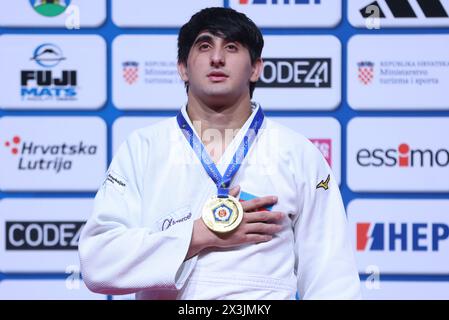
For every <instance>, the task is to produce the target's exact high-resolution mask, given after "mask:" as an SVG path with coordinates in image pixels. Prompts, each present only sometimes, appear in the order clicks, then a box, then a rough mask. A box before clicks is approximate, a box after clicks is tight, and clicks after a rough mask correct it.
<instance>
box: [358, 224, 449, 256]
mask: <svg viewBox="0 0 449 320" xmlns="http://www.w3.org/2000/svg"><path fill="white" fill-rule="evenodd" d="M356 228H357V230H356V232H357V251H438V250H439V247H440V242H441V241H444V240H447V239H449V225H448V224H444V223H369V222H361V223H357V226H356Z"/></svg>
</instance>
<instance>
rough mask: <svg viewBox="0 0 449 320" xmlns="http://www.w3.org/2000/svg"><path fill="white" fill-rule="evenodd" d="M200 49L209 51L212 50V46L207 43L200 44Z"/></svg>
mask: <svg viewBox="0 0 449 320" xmlns="http://www.w3.org/2000/svg"><path fill="white" fill-rule="evenodd" d="M198 48H199V49H200V50H207V49H209V48H210V44H209V43H207V42H203V43H200V44H199V45H198Z"/></svg>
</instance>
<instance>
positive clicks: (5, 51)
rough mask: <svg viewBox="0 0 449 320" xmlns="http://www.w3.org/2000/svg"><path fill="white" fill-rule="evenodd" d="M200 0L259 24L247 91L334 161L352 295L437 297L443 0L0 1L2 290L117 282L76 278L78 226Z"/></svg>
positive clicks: (168, 89)
mask: <svg viewBox="0 0 449 320" xmlns="http://www.w3.org/2000/svg"><path fill="white" fill-rule="evenodd" d="M208 6H225V7H232V8H235V9H237V10H239V11H242V12H244V13H246V14H248V15H249V16H250V17H251V18H252V19H253V20H254V21H255V22H256V23H257V24H258V25H259V26H260V27H261V28H262V31H263V33H264V36H265V42H266V46H265V49H264V52H263V58H264V60H265V68H264V70H263V74H262V77H261V79H260V81H259V84H258V88H257V89H256V91H255V97H254V99H255V100H256V101H259V102H260V103H261V104H262V106H263V107H264V108H265V110H266V113H267V115H268V116H271V117H273V118H275V119H276V120H278V121H280V122H282V123H284V124H285V125H287V126H289V127H291V128H293V129H294V130H297V131H299V132H301V133H303V134H304V135H305V136H306V137H308V138H309V139H310V140H312V141H313V142H314V143H315V144H316V146H317V147H318V148H319V149H320V150H321V152H322V153H323V155H324V157H325V158H326V160H327V161H328V162H329V164H330V165H331V167H332V168H333V170H334V172H335V176H336V178H337V179H338V180H339V183H340V186H341V190H342V194H343V197H344V202H345V205H346V208H347V213H348V220H349V224H350V230H351V234H350V236H351V239H352V241H353V246H354V251H355V252H356V257H357V263H358V268H359V272H360V278H361V281H362V289H363V294H364V297H365V298H367V299H426V298H432V299H449V139H448V137H449V97H448V89H449V0H432V1H431V0H401V1H399V0H394V1H393V0H377V1H372V0H347V1H346V0H344V1H339V0H225V1H223V0H195V1H193V0H191V1H186V0H164V1H149V0H111V1H106V0H65V1H43V0H16V1H9V0H0V161H1V162H0V163H1V165H0V299H16V298H18V299H120V298H132V297H130V296H125V297H111V296H104V295H98V294H93V293H90V292H89V291H88V290H87V289H86V287H85V286H84V285H83V283H82V281H81V275H80V273H79V263H78V256H77V251H76V249H77V243H78V238H79V234H80V231H81V230H82V227H83V225H84V222H85V221H86V219H87V218H88V216H89V215H90V211H91V209H92V199H93V197H94V196H95V192H96V190H97V189H98V188H99V186H100V185H101V184H102V182H103V180H104V174H105V171H106V168H107V165H108V163H109V162H110V161H111V158H112V155H113V154H114V152H115V150H117V147H118V145H120V143H121V142H122V141H123V140H124V139H125V138H126V136H127V135H128V134H129V133H130V132H131V131H132V130H134V129H136V128H139V127H142V126H146V125H148V124H151V123H154V122H156V121H159V120H161V119H164V118H165V117H169V116H175V115H176V112H177V110H178V109H179V108H180V106H181V105H182V104H183V103H184V102H185V100H186V95H185V90H184V86H183V83H182V82H181V81H180V79H179V78H178V75H177V71H176V37H177V33H178V30H179V27H180V26H181V25H182V24H183V23H184V22H186V21H187V20H188V18H189V17H190V16H191V15H192V14H193V13H194V12H196V11H198V10H199V9H201V8H204V7H208ZM149 272H151V270H149Z"/></svg>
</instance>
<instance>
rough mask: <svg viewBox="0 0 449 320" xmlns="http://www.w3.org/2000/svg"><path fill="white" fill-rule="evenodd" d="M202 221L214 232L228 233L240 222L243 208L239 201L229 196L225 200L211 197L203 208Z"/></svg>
mask: <svg viewBox="0 0 449 320" xmlns="http://www.w3.org/2000/svg"><path fill="white" fill-rule="evenodd" d="M202 219H203V221H204V223H205V224H206V226H207V227H208V228H209V229H211V230H212V231H214V232H218V233H226V232H230V231H232V230H234V229H235V228H237V227H238V226H239V224H240V222H242V219H243V207H242V205H241V203H240V202H239V200H238V199H237V198H235V197H233V196H231V195H228V196H227V197H226V198H219V197H217V196H213V197H211V198H210V199H209V200H207V201H206V203H205V204H204V206H203V214H202Z"/></svg>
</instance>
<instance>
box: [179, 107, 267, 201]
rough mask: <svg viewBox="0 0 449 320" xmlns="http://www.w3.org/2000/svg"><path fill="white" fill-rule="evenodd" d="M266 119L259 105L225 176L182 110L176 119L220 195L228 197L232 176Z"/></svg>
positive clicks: (220, 196)
mask: <svg viewBox="0 0 449 320" xmlns="http://www.w3.org/2000/svg"><path fill="white" fill-rule="evenodd" d="M263 119H264V114H263V111H262V108H261V107H259V109H258V110H257V112H256V114H255V116H254V118H253V120H252V121H251V124H250V126H249V128H248V130H247V131H246V133H245V136H244V137H243V140H242V142H241V143H240V145H239V147H238V148H237V151H236V152H235V154H234V156H233V157H232V162H231V163H230V164H229V166H228V168H227V169H226V171H225V173H224V175H223V176H221V174H220V171H218V169H217V167H216V166H215V164H214V162H213V161H212V159H211V158H210V156H209V154H208V153H207V151H206V148H205V147H204V144H203V143H202V142H201V141H200V139H198V137H197V136H196V135H195V134H194V132H193V129H192V127H191V126H190V124H189V123H188V122H187V120H186V119H185V118H184V115H183V114H182V112H181V111H179V113H178V115H177V116H176V120H177V121H178V125H179V128H180V129H181V131H182V133H183V134H184V137H185V138H186V139H187V141H188V142H189V144H190V146H191V147H192V149H193V151H194V152H195V154H196V156H197V157H198V159H199V160H200V162H201V164H202V165H203V167H204V169H205V170H206V172H207V174H208V175H209V177H211V179H212V180H213V181H214V183H215V185H216V186H217V188H218V197H219V198H226V197H227V196H228V194H229V184H230V183H231V180H232V178H233V177H234V175H235V174H236V173H237V171H238V170H239V168H240V165H241V163H242V161H243V159H245V157H246V154H247V153H248V151H249V148H250V147H251V145H252V143H253V142H254V140H255V138H256V136H257V133H258V132H259V129H260V127H261V126H262V123H263Z"/></svg>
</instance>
